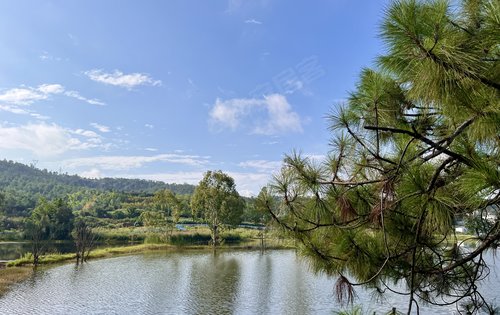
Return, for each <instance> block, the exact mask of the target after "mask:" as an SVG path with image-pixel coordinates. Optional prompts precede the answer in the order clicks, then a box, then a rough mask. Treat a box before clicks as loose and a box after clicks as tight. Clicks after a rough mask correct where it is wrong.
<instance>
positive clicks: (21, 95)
mask: <svg viewBox="0 0 500 315" xmlns="http://www.w3.org/2000/svg"><path fill="white" fill-rule="evenodd" d="M63 91H64V88H63V87H62V85H60V84H42V85H39V86H38V87H37V88H32V87H24V86H23V87H20V88H13V89H9V90H6V91H3V92H1V93H0V102H5V103H8V104H11V105H31V104H33V103H34V102H36V101H40V100H46V99H48V98H49V97H50V95H51V94H60V93H62V92H63Z"/></svg>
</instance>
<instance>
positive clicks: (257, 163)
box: [238, 160, 282, 172]
mask: <svg viewBox="0 0 500 315" xmlns="http://www.w3.org/2000/svg"><path fill="white" fill-rule="evenodd" d="M281 164H282V162H281V161H266V160H250V161H244V162H241V163H239V164H238V166H240V167H243V168H253V169H255V170H257V171H259V172H274V171H277V170H279V169H280V167H281Z"/></svg>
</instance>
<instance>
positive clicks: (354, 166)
mask: <svg viewBox="0 0 500 315" xmlns="http://www.w3.org/2000/svg"><path fill="white" fill-rule="evenodd" d="M381 36H382V39H383V40H384V42H385V44H386V47H387V53H386V54H385V55H384V56H382V57H380V58H379V59H378V68H376V69H364V70H363V71H362V73H361V75H360V78H359V83H358V85H357V86H356V90H355V91H354V92H352V93H351V95H350V97H349V99H348V101H347V103H346V104H345V105H344V106H342V107H341V108H340V109H338V110H334V111H332V113H330V114H329V115H328V121H329V126H330V130H331V132H332V140H331V151H330V153H329V156H328V158H327V159H326V160H325V161H324V162H323V163H318V162H315V161H311V160H309V159H308V158H306V157H303V156H301V154H299V153H292V154H290V155H288V156H287V157H286V158H285V161H284V166H283V168H282V171H281V173H280V174H279V175H277V176H276V178H275V180H274V182H273V184H272V185H271V189H272V190H271V191H270V193H263V194H262V195H261V196H260V197H259V200H260V201H259V202H260V203H261V204H264V205H265V207H266V208H267V210H268V211H269V213H270V214H271V215H272V216H273V218H274V220H275V221H277V222H278V223H279V224H280V225H281V226H282V227H283V229H284V230H285V231H287V233H288V234H289V235H290V236H291V237H293V238H295V239H296V240H297V241H298V243H299V244H301V251H302V253H304V254H305V255H306V256H308V257H309V258H310V261H311V262H312V264H313V266H314V267H315V268H316V269H317V270H322V271H325V272H327V273H328V274H330V275H335V276H336V277H337V278H338V281H337V284H336V288H337V295H338V297H339V298H344V299H345V298H347V300H350V299H352V297H353V296H354V288H355V287H356V285H364V286H366V287H369V288H373V289H374V292H376V293H382V292H385V291H386V290H391V291H394V292H396V293H399V294H401V295H404V296H407V297H408V310H407V311H408V314H409V313H411V312H412V311H416V312H417V313H418V312H419V303H422V302H426V303H431V304H435V305H450V304H456V305H457V309H460V308H462V307H463V308H466V309H467V310H468V311H471V312H475V311H478V310H479V309H481V308H483V309H484V308H485V310H486V311H488V312H491V311H492V310H493V309H492V308H491V307H490V306H489V305H488V304H487V303H485V301H484V299H483V297H482V295H481V293H480V292H479V291H478V289H477V288H478V287H477V282H478V281H479V280H481V279H483V278H484V277H486V276H487V275H488V266H487V264H486V262H485V260H484V259H483V255H484V253H485V252H486V251H487V250H490V249H491V248H496V247H497V246H498V245H499V240H500V221H499V218H498V216H496V217H494V219H493V221H492V222H490V223H491V224H488V225H484V226H487V227H488V228H487V229H486V230H484V231H482V232H479V231H478V233H476V235H475V240H476V241H477V242H478V246H477V247H475V248H467V247H465V246H460V245H461V243H460V242H459V241H458V240H457V238H456V235H455V234H454V219H455V218H456V217H457V216H472V215H474V214H475V213H477V211H476V210H481V209H487V208H491V206H493V205H498V204H499V203H500V103H499V99H500V98H499V96H500V63H499V58H500V43H499V40H500V2H498V1H481V0H467V1H463V2H462V3H461V6H460V7H459V8H452V7H451V6H450V3H449V2H447V1H441V0H436V1H429V2H423V1H415V0H404V1H394V2H393V3H392V4H391V5H390V7H389V8H388V9H387V11H386V13H385V19H384V22H383V24H382V30H381ZM275 196H278V197H279V198H280V199H279V201H276V200H275V199H274V197H275ZM482 220H485V219H484V218H482ZM396 282H397V283H398V284H399V285H394V283H396Z"/></svg>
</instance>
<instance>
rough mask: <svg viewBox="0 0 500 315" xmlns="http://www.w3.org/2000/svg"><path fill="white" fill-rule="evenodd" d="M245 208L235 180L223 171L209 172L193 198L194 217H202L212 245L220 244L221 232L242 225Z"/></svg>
mask: <svg viewBox="0 0 500 315" xmlns="http://www.w3.org/2000/svg"><path fill="white" fill-rule="evenodd" d="M244 206H245V203H244V200H243V199H242V198H241V197H240V195H239V194H238V192H237V191H236V185H235V184H234V180H233V179H232V178H231V177H230V176H229V175H227V174H225V173H223V172H222V171H208V172H206V173H205V175H204V177H203V179H202V180H201V181H200V183H199V184H198V186H197V187H196V189H195V191H194V193H193V196H192V198H191V209H192V210H193V216H194V217H202V218H203V219H204V220H205V221H206V222H207V224H208V227H209V228H210V232H211V238H212V244H213V246H214V247H215V246H217V245H219V243H220V231H221V229H223V228H224V227H227V226H235V225H238V224H239V223H241V216H242V214H243V208H244Z"/></svg>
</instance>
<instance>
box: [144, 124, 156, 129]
mask: <svg viewBox="0 0 500 315" xmlns="http://www.w3.org/2000/svg"><path fill="white" fill-rule="evenodd" d="M144 127H146V128H148V129H153V128H154V127H155V126H154V125H151V124H144Z"/></svg>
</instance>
